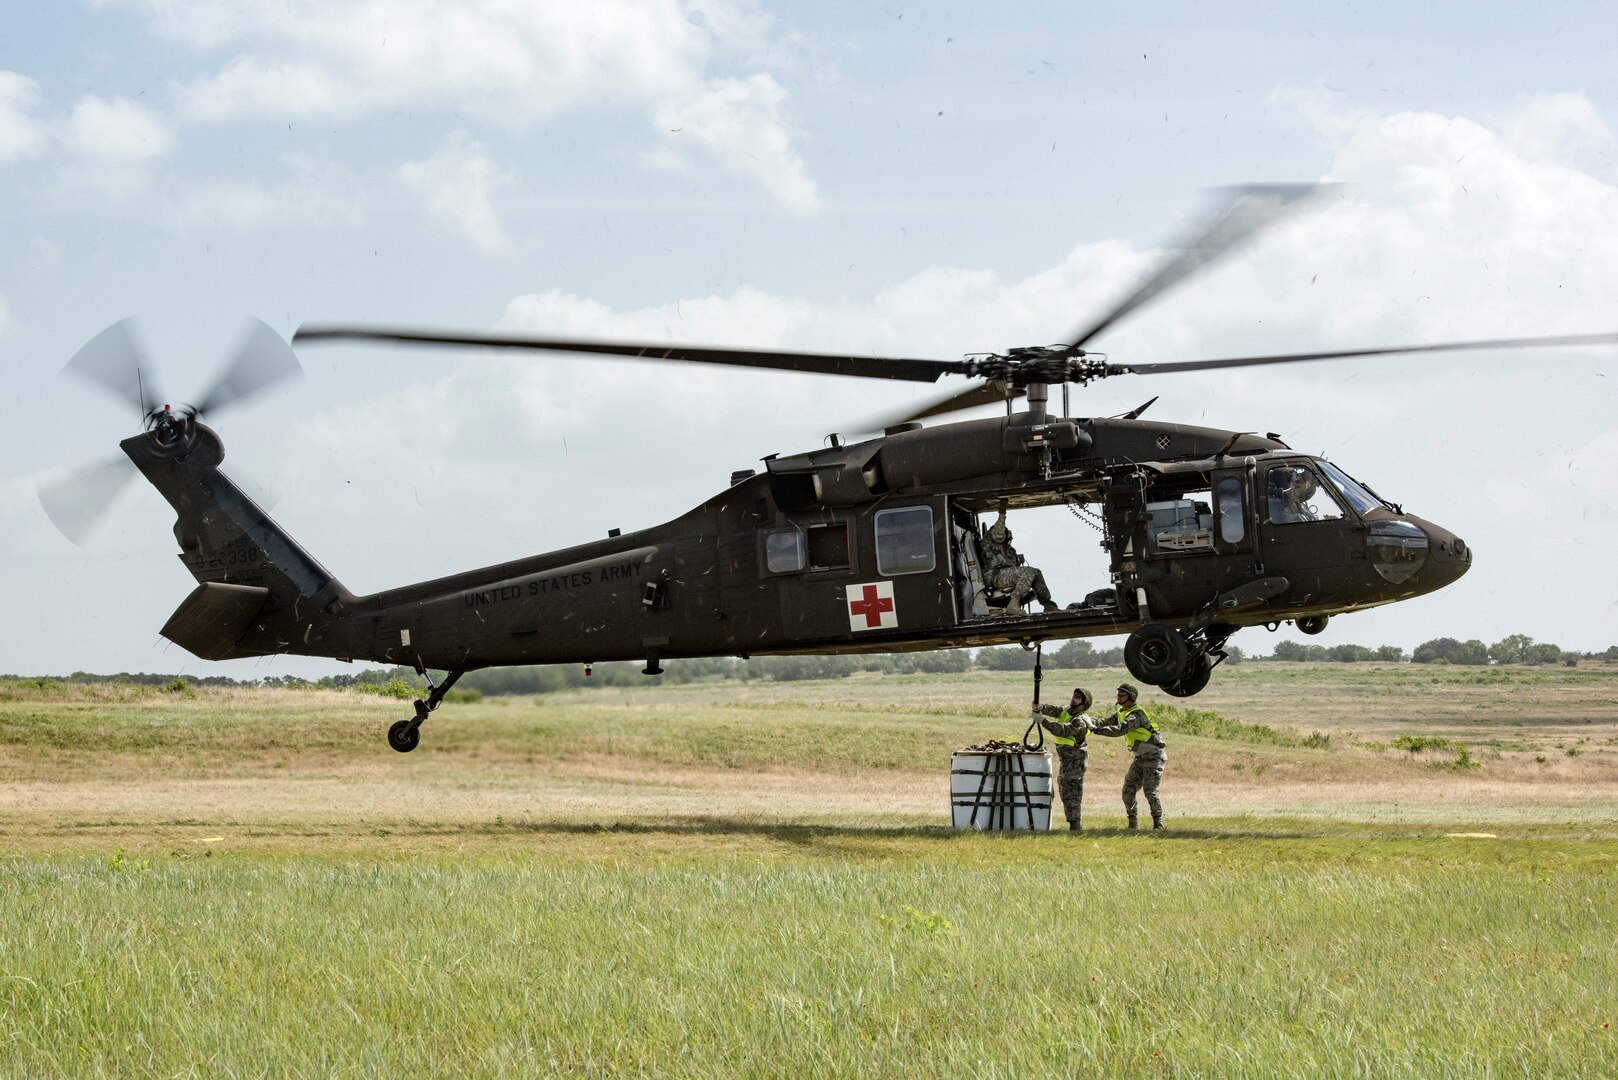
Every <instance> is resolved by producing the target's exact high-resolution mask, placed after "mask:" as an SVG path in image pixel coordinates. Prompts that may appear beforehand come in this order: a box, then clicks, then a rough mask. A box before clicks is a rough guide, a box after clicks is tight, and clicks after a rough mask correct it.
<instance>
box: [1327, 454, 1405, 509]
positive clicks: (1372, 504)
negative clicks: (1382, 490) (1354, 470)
mask: <svg viewBox="0 0 1618 1080" xmlns="http://www.w3.org/2000/svg"><path fill="white" fill-rule="evenodd" d="M1320 470H1321V472H1324V473H1325V474H1326V479H1328V480H1330V481H1331V482H1332V483H1333V484H1334V485H1336V487H1337V490H1338V491H1340V492H1342V493H1343V498H1345V499H1347V500H1348V505H1350V506H1352V507H1353V508H1354V510H1355V511H1356V512H1357V513H1360V514H1364V513H1367V512H1369V511H1371V510H1380V509H1382V508H1383V507H1384V506H1387V504H1386V503H1385V502H1383V501H1382V499H1380V498H1378V497H1377V495H1376V493H1375V492H1373V491H1371V490H1370V489H1369V488H1367V487H1366V486H1365V485H1364V484H1361V483H1360V482H1359V481H1358V480H1355V479H1354V478H1353V477H1352V476H1350V475H1348V474H1347V473H1346V472H1344V471H1343V470H1342V469H1339V468H1338V467H1337V466H1335V465H1333V464H1332V463H1331V462H1329V461H1322V462H1321V463H1320ZM1389 509H1391V507H1389Z"/></svg>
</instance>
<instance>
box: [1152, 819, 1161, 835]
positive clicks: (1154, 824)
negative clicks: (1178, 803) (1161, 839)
mask: <svg viewBox="0 0 1618 1080" xmlns="http://www.w3.org/2000/svg"><path fill="white" fill-rule="evenodd" d="M1162 827H1163V819H1162V818H1160V817H1155V818H1153V819H1152V831H1153V832H1156V831H1157V830H1158V829H1161V828H1162Z"/></svg>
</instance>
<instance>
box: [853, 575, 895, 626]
mask: <svg viewBox="0 0 1618 1080" xmlns="http://www.w3.org/2000/svg"><path fill="white" fill-rule="evenodd" d="M892 610H893V597H891V596H878V595H877V594H876V586H875V585H867V586H865V597H864V599H861V600H850V601H849V602H848V611H849V614H851V615H864V616H865V625H866V627H867V628H869V627H873V626H881V625H882V616H883V614H884V613H886V612H889V611H892Z"/></svg>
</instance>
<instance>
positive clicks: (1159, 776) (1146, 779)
mask: <svg viewBox="0 0 1618 1080" xmlns="http://www.w3.org/2000/svg"><path fill="white" fill-rule="evenodd" d="M1167 764H1168V755H1167V754H1156V755H1154V756H1152V757H1149V758H1141V757H1137V758H1136V759H1135V760H1134V761H1131V762H1130V763H1129V771H1128V772H1126V773H1124V813H1126V814H1128V815H1129V823H1130V824H1131V825H1133V824H1135V792H1137V791H1144V792H1145V793H1146V805H1147V807H1148V808H1149V809H1150V810H1151V811H1152V820H1153V821H1156V822H1160V821H1162V820H1163V802H1162V800H1161V799H1159V798H1158V797H1157V785H1159V784H1161V783H1162V782H1163V766H1165V765H1167Z"/></svg>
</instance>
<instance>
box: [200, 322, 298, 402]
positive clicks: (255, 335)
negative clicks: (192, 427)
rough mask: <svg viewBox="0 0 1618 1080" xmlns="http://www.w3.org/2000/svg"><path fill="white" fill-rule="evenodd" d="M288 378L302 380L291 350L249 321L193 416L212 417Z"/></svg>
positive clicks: (266, 328) (262, 326)
mask: <svg viewBox="0 0 1618 1080" xmlns="http://www.w3.org/2000/svg"><path fill="white" fill-rule="evenodd" d="M291 378H299V379H301V378H303V365H301V364H299V363H298V357H297V354H296V353H294V352H293V351H292V346H291V345H288V344H287V343H286V341H285V340H283V339H282V337H281V335H280V334H277V333H276V332H275V331H274V330H272V329H270V328H269V326H267V325H265V324H264V323H263V322H261V321H259V320H258V319H249V320H248V321H247V326H246V327H244V328H243V331H242V336H241V338H240V340H239V341H238V342H237V344H236V349H235V351H234V352H233V353H232V355H231V359H230V362H229V363H228V364H226V366H225V370H224V371H222V372H220V373H219V377H218V378H217V379H215V380H214V384H213V386H212V387H210V388H209V389H208V391H207V392H206V393H205V394H203V395H202V399H201V400H200V401H198V402H197V412H199V413H201V414H202V415H204V416H208V415H212V414H213V413H216V412H218V411H219V410H220V409H223V408H226V407H227V406H230V405H235V404H238V403H240V402H243V401H246V400H248V399H249V398H252V397H255V396H257V395H258V394H260V393H263V392H264V391H265V390H266V389H268V388H269V387H271V386H273V385H275V384H276V383H278V382H280V381H281V380H283V379H291Z"/></svg>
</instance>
